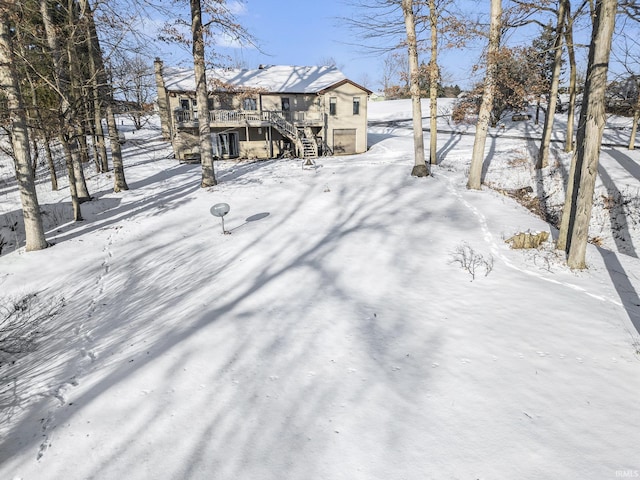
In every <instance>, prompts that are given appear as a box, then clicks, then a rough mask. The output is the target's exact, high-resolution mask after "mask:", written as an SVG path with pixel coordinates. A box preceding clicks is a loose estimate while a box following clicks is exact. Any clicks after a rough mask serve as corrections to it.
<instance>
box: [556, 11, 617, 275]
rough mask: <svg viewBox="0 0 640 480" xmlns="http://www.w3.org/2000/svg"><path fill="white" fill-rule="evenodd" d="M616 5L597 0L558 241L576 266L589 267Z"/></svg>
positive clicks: (571, 265) (558, 244)
mask: <svg viewBox="0 0 640 480" xmlns="http://www.w3.org/2000/svg"><path fill="white" fill-rule="evenodd" d="M616 8H617V0H596V4H595V11H594V13H595V15H594V23H593V30H592V34H591V43H590V46H589V61H588V64H587V80H586V83H585V87H584V98H583V102H582V109H581V112H580V121H579V123H578V133H577V139H576V148H577V151H576V154H575V156H574V159H573V162H572V165H571V170H570V173H569V183H568V185H567V195H566V200H565V205H564V210H563V212H562V222H561V226H560V235H559V238H558V242H557V246H558V248H561V249H564V250H565V251H566V252H567V265H568V266H569V267H571V268H577V269H582V268H585V267H586V263H585V255H586V249H587V241H588V234H589V221H590V219H591V208H592V207H593V193H594V190H595V182H596V176H597V172H598V161H599V157H600V148H601V143H602V134H603V131H604V126H605V121H606V116H605V92H606V86H607V72H608V69H609V56H610V52H611V39H612V36H613V30H614V27H615V19H616Z"/></svg>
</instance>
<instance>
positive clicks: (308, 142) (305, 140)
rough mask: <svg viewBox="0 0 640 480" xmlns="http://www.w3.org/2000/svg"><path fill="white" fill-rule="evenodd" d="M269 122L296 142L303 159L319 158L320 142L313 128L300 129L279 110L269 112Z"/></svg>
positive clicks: (299, 154)
mask: <svg viewBox="0 0 640 480" xmlns="http://www.w3.org/2000/svg"><path fill="white" fill-rule="evenodd" d="M269 122H270V123H271V125H273V126H274V127H275V129H276V130H278V131H279V132H280V133H281V134H282V135H283V136H285V137H286V138H288V139H289V140H291V141H292V142H293V143H294V145H295V146H296V149H297V150H298V156H300V157H301V158H302V159H311V158H318V144H317V143H316V139H315V137H314V135H313V132H312V131H311V128H309V127H306V128H305V129H304V130H303V131H300V129H298V128H297V127H296V126H295V125H294V124H293V123H291V122H288V121H287V120H286V119H285V118H284V117H282V115H280V114H279V113H277V112H269Z"/></svg>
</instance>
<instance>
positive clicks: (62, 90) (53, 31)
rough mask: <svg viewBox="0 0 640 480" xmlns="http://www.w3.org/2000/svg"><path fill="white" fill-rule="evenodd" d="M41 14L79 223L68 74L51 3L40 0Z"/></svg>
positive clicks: (80, 214) (73, 206) (71, 191)
mask: <svg viewBox="0 0 640 480" xmlns="http://www.w3.org/2000/svg"><path fill="white" fill-rule="evenodd" d="M40 14H41V16H42V24H43V26H44V30H45V34H46V37H47V45H48V47H49V51H50V54H51V59H52V61H53V66H54V69H53V70H54V71H53V77H54V82H55V84H56V89H57V91H58V95H60V125H59V131H58V137H59V139H60V143H61V145H62V148H63V149H64V154H65V164H66V166H67V175H68V177H69V193H70V195H71V205H72V208H73V219H74V220H75V221H77V222H79V221H81V220H82V212H81V210H80V202H79V200H78V194H77V190H76V176H75V172H74V168H73V156H72V154H71V147H70V145H69V142H70V141H71V139H70V135H69V132H70V131H71V129H72V127H71V126H70V125H69V121H68V118H67V116H68V115H69V113H70V112H69V110H70V105H69V99H68V98H67V90H68V89H67V84H66V83H67V82H66V80H67V79H66V76H67V75H66V72H65V68H64V65H63V62H62V54H61V50H60V46H59V41H58V30H57V28H56V27H55V25H54V23H53V19H52V17H51V12H50V11H49V2H48V1H47V0H40Z"/></svg>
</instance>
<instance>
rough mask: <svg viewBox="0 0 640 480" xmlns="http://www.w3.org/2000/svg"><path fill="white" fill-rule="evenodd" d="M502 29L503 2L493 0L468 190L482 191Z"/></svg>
mask: <svg viewBox="0 0 640 480" xmlns="http://www.w3.org/2000/svg"><path fill="white" fill-rule="evenodd" d="M501 29H502V0H491V20H490V24H489V47H488V51H487V68H486V73H485V78H484V92H483V94H482V103H481V104H480V113H479V114H478V122H477V123H476V135H475V139H474V141H473V153H472V156H471V168H470V170H469V180H468V181H467V188H469V189H473V190H480V188H481V185H482V164H483V162H484V147H485V144H486V141H487V131H488V129H489V120H490V117H491V110H492V108H493V96H494V90H495V85H496V72H497V67H498V65H497V55H498V52H499V49H500V36H501V35H500V33H501Z"/></svg>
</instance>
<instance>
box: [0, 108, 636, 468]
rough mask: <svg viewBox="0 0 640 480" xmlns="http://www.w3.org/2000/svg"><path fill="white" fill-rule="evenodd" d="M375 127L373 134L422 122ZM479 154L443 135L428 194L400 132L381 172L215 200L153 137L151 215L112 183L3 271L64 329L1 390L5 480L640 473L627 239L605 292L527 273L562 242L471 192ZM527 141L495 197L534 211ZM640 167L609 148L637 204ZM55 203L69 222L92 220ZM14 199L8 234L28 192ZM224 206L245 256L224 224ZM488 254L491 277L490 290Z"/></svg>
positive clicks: (501, 151)
mask: <svg viewBox="0 0 640 480" xmlns="http://www.w3.org/2000/svg"><path fill="white" fill-rule="evenodd" d="M385 104H386V105H385ZM374 105H375V106H374ZM374 105H371V107H373V108H372V111H371V113H370V116H371V119H372V120H375V119H379V120H385V119H387V118H389V117H390V116H391V115H393V111H392V110H393V109H394V108H396V109H397V110H398V112H397V115H398V116H397V117H396V118H400V119H402V118H408V116H409V113H408V112H409V110H404V111H403V109H404V107H403V105H404V104H403V103H402V102H399V103H395V102H384V103H383V104H374ZM378 105H380V106H378ZM407 105H408V104H407ZM376 108H380V109H381V110H380V111H378V112H376V111H375V109H376ZM509 128H513V129H517V128H520V127H518V126H513V127H511V126H509ZM460 133H462V132H459V133H453V134H452V133H442V134H440V135H439V142H440V151H441V152H442V159H441V160H442V162H441V165H440V166H439V167H436V168H435V169H434V172H433V173H434V175H433V177H430V178H427V179H416V178H412V177H410V176H409V172H410V170H411V165H412V164H413V159H412V144H411V133H410V131H409V130H407V129H406V128H403V127H402V126H393V127H385V126H376V127H372V129H371V134H370V144H372V147H371V149H370V151H369V152H367V153H366V154H364V155H358V156H352V157H336V158H322V159H320V160H319V162H318V167H317V168H315V169H311V170H307V169H302V168H301V165H300V161H298V160H278V161H268V162H257V163H256V162H239V163H230V162H224V163H220V164H218V165H217V167H218V170H217V174H218V180H219V182H220V184H219V185H218V186H217V187H215V188H212V189H210V190H201V189H200V188H199V187H198V185H199V178H200V171H199V168H198V166H196V165H179V164H177V162H176V161H175V160H171V159H167V158H166V156H167V154H168V153H169V150H168V148H167V146H166V144H164V143H163V142H161V141H160V140H159V139H158V131H157V130H147V131H144V132H137V133H136V134H135V139H133V136H132V135H129V134H128V138H129V142H127V144H126V145H125V148H126V150H125V155H126V159H127V162H128V163H127V170H126V174H127V181H128V183H129V186H130V187H131V190H129V191H128V192H124V193H121V194H113V193H111V191H110V183H109V180H108V179H106V178H105V177H93V179H92V182H93V190H92V193H93V194H94V195H95V196H96V200H95V201H94V202H91V203H90V204H84V205H83V213H84V215H85V217H86V219H87V221H86V222H83V223H79V224H74V223H69V222H68V223H65V224H63V225H61V226H58V227H55V228H53V229H52V230H51V231H50V232H49V234H48V239H49V240H50V241H52V242H55V244H56V245H55V246H54V247H53V248H49V249H47V250H44V251H39V252H32V253H29V254H25V253H23V252H22V251H20V250H17V251H14V252H11V253H8V254H7V253H6V252H4V253H5V254H4V255H3V256H2V257H0V290H1V292H2V297H3V298H4V299H10V298H14V299H15V298H19V297H21V296H24V295H25V294H28V293H32V292H37V293H38V297H37V298H38V302H40V304H43V305H45V304H55V305H57V306H58V308H59V311H58V313H57V314H56V315H55V316H52V317H50V318H48V320H47V321H45V322H43V324H42V325H39V326H38V328H37V332H38V333H37V334H36V335H37V341H36V343H35V344H34V345H33V348H32V351H30V352H25V353H24V354H23V355H14V356H13V357H12V358H10V359H9V360H10V361H8V362H7V361H3V363H2V365H1V366H0V377H1V378H2V386H1V389H0V405H1V407H2V416H1V417H0V418H1V419H2V424H1V427H0V432H1V440H0V478H8V479H14V478H17V479H23V480H28V479H60V478H72V479H84V478H96V479H113V478H126V479H149V478H168V479H169V478H170V479H186V478H189V479H199V478H201V479H212V478H215V479H284V478H287V479H299V478H305V479H307V478H308V479H320V478H326V479H345V480H346V479H349V480H352V479H362V480H369V479H385V480H386V479H416V480H418V479H420V480H422V479H431V478H433V479H445V478H446V479H456V478H460V479H479V478H484V479H490V478H492V479H495V478H498V479H503V478H504V479H507V478H509V479H511V478H529V479H534V478H535V479H537V478H575V479H579V478H580V479H583V478H599V479H600V478H612V479H613V478H616V477H620V476H622V474H625V473H626V474H629V473H631V474H632V473H633V472H638V471H640V461H639V460H638V455H637V445H638V443H640V430H639V429H638V427H637V424H638V418H639V412H638V406H637V403H638V402H637V392H638V391H640V356H639V354H638V350H639V349H640V343H639V342H640V335H639V334H638V330H640V299H639V298H638V292H639V291H640V260H639V259H638V258H637V255H635V248H632V249H631V250H630V249H629V247H628V246H627V245H625V248H626V250H625V249H622V248H620V249H616V248H615V247H616V245H617V242H616V241H615V240H614V239H615V238H616V237H615V235H613V234H608V232H610V231H611V229H610V228H609V230H607V227H606V225H604V226H603V227H602V232H601V233H602V235H603V237H606V238H604V240H603V241H604V242H605V243H606V242H609V244H610V248H611V250H606V249H604V248H599V247H596V246H595V245H591V246H590V247H589V251H588V263H589V266H590V268H589V269H588V270H586V271H584V272H572V271H570V270H568V269H567V268H565V267H564V266H563V263H562V259H561V257H560V256H559V255H558V254H557V253H556V252H555V251H553V250H552V249H551V248H547V247H545V248H542V249H540V250H535V251H518V250H511V249H510V248H509V246H508V245H507V244H506V243H505V242H504V240H505V239H507V238H509V237H510V236H512V235H513V234H515V233H517V232H521V231H528V230H531V231H537V230H546V231H551V230H550V229H549V226H548V225H547V224H546V223H544V222H543V221H542V220H540V219H539V218H537V217H535V216H534V215H532V214H531V213H530V212H529V211H528V210H526V209H525V208H523V207H522V206H520V205H518V204H517V203H516V202H515V201H514V200H512V199H511V198H508V197H506V196H504V195H501V194H499V193H497V192H495V191H492V190H489V189H485V190H483V191H482V192H470V191H467V190H466V189H465V182H466V178H465V172H466V169H467V168H468V161H469V157H470V151H471V146H472V143H473V137H472V136H467V135H463V134H460ZM508 133H510V132H509V129H507V131H506V132H505V133H504V134H505V136H504V138H496V139H495V140H494V141H492V142H489V143H490V145H488V149H491V150H488V151H490V152H491V154H490V166H489V169H488V171H487V173H486V178H485V180H486V181H487V182H493V183H495V184H497V185H498V186H500V187H501V188H520V187H522V186H525V184H530V183H531V179H532V177H531V170H530V169H529V166H528V164H527V163H526V162H524V161H517V159H518V158H520V157H526V155H527V154H528V150H527V148H528V147H527V145H528V144H527V142H526V141H524V140H521V139H517V138H508V137H507V136H506V135H507V134H508ZM513 136H514V137H517V135H513ZM141 137H142V138H141ZM558 158H559V159H560V162H559V163H558V164H556V165H555V166H552V167H550V169H554V168H555V169H557V170H560V169H561V166H560V165H561V164H562V161H564V160H566V159H565V158H564V157H563V156H561V155H559V156H558ZM638 160H639V158H638V154H637V153H634V154H629V152H628V151H626V150H623V149H616V148H613V147H607V148H606V149H605V153H604V155H603V161H602V164H603V168H604V169H605V171H606V172H608V176H609V177H610V179H611V185H616V188H617V189H618V190H619V191H626V190H625V189H627V190H630V189H633V188H637V185H638V178H639V177H638V176H636V175H635V174H634V173H633V172H634V171H636V170H637V168H638V167H637V165H638ZM550 177H552V175H550ZM534 180H535V177H534ZM543 181H544V180H542V181H541V182H543ZM541 185H542V186H543V187H545V185H546V187H545V188H552V186H553V185H556V184H555V183H553V182H548V183H547V184H544V183H541ZM553 188H555V187H553ZM46 190H47V185H42V197H41V198H42V199H43V203H45V204H47V207H48V208H51V209H53V205H55V204H59V203H60V202H68V199H67V198H66V192H64V191H63V192H59V193H55V194H54V193H51V192H47V191H46ZM0 195H4V198H3V199H2V201H4V202H6V203H5V204H4V205H3V208H5V211H6V209H7V208H8V207H7V205H8V202H9V201H10V200H11V195H15V192H14V191H13V190H12V189H11V187H10V185H9V186H7V187H5V188H4V189H3V191H2V192H0ZM218 202H226V203H229V204H230V205H231V212H230V213H229V215H228V216H227V217H226V221H225V226H226V228H227V230H229V231H231V234H230V235H223V234H222V232H221V228H220V222H219V220H218V219H216V218H214V217H212V216H211V215H210V214H209V209H210V208H211V206H212V205H213V204H215V203H218ZM14 208H15V206H14ZM603 211H604V210H603ZM618 213H621V214H624V211H623V212H618ZM603 215H604V214H603ZM623 216H625V215H623ZM626 218H627V220H628V228H627V230H626V232H627V234H626V235H627V237H626V238H627V239H628V240H627V243H629V242H630V243H631V244H632V245H634V243H633V242H634V241H635V245H637V242H638V241H640V239H639V238H638V237H637V235H638V233H637V227H636V228H635V229H634V224H633V222H637V218H638V217H635V218H632V217H628V216H627V217H626ZM551 232H552V233H554V232H553V231H551ZM605 234H606V235H605ZM465 246H466V249H464V250H463V248H464V247H465ZM618 250H619V251H618ZM463 251H466V252H467V253H468V254H469V255H471V256H474V257H475V258H477V259H479V260H481V261H484V263H480V264H479V266H478V270H477V271H476V275H475V278H473V277H472V276H471V275H470V273H469V272H468V271H467V270H465V269H463V268H461V266H460V258H461V257H460V256H461V252H463ZM620 252H626V253H627V254H623V253H620ZM62 299H64V300H62Z"/></svg>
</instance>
